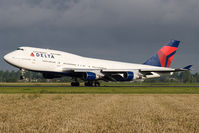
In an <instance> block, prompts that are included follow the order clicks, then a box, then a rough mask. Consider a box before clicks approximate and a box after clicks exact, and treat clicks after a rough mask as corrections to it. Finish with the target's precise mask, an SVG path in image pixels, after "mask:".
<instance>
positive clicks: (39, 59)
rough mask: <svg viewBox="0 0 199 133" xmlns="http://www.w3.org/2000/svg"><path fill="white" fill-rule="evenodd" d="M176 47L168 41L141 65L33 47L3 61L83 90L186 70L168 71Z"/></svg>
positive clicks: (15, 53) (22, 48)
mask: <svg viewBox="0 0 199 133" xmlns="http://www.w3.org/2000/svg"><path fill="white" fill-rule="evenodd" d="M179 44H180V41H176V40H172V41H170V42H169V43H168V44H167V45H166V46H163V47H162V48H161V49H160V50H159V51H158V52H157V53H156V54H155V55H154V56H153V57H151V58H150V59H149V60H147V61H146V62H145V63H143V64H133V63H125V62H118V61H110V60H102V59H94V58H87V57H82V56H79V55H75V54H71V53H67V52H62V51H57V50H50V49H41V48H33V47H19V48H18V49H17V50H15V51H13V52H11V53H8V54H7V55H5V56H4V60H5V61H6V62H8V63H9V64H11V65H13V66H15V67H18V68H19V69H20V70H21V72H23V70H30V71H34V72H40V73H42V74H43V76H44V78H47V79H53V78H60V77H63V76H70V77H72V78H73V79H74V82H72V83H71V86H79V85H80V83H79V82H78V79H82V80H84V81H85V86H100V83H99V82H98V81H99V80H103V81H133V80H136V79H146V78H155V77H160V76H162V75H170V74H172V73H173V72H179V71H187V70H189V69H190V68H191V65H189V66H187V67H184V68H178V69H173V68H169V67H170V65H171V62H172V60H173V57H174V55H175V53H176V50H177V49H178V46H179ZM22 77H23V75H22Z"/></svg>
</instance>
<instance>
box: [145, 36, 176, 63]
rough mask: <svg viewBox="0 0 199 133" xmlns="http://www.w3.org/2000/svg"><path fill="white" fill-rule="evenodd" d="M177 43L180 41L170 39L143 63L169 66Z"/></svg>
mask: <svg viewBox="0 0 199 133" xmlns="http://www.w3.org/2000/svg"><path fill="white" fill-rule="evenodd" d="M179 44H180V41H177V40H171V41H170V42H169V43H168V44H167V45H165V46H163V47H162V48H161V49H160V50H159V51H158V52H157V53H156V54H155V55H154V56H152V57H151V58H150V59H149V60H147V61H146V62H145V63H144V64H145V65H151V66H159V67H170V65H171V63H172V60H173V58H174V56H175V53H176V51H177V49H178V46H179Z"/></svg>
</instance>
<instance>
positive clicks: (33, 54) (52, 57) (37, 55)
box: [30, 52, 55, 59]
mask: <svg viewBox="0 0 199 133" xmlns="http://www.w3.org/2000/svg"><path fill="white" fill-rule="evenodd" d="M30 56H31V57H41V58H50V59H54V58H55V57H54V55H53V54H47V53H38V52H36V53H33V52H32V53H31V54H30Z"/></svg>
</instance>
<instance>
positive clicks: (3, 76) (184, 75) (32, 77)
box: [0, 70, 199, 83]
mask: <svg viewBox="0 0 199 133" xmlns="http://www.w3.org/2000/svg"><path fill="white" fill-rule="evenodd" d="M24 77H25V79H24V80H21V79H20V71H8V70H7V71H2V70H1V71H0V82H70V81H71V80H72V79H71V78H70V77H63V78H56V79H51V80H49V79H45V78H43V76H42V74H41V73H36V72H31V71H25V73H24ZM144 82H183V83H199V73H194V74H192V73H191V72H190V71H186V72H179V73H174V74H173V75H171V76H163V77H161V78H154V79H147V80H145V81H144Z"/></svg>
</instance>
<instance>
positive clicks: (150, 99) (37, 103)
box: [0, 94, 199, 133]
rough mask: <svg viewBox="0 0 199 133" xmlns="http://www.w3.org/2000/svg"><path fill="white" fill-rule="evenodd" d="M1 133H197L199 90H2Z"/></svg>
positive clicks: (198, 127)
mask: <svg viewBox="0 0 199 133" xmlns="http://www.w3.org/2000/svg"><path fill="white" fill-rule="evenodd" d="M0 107H1V109H0V132H2V133H10V132H31V133H34V132H35V133H36V132H43V133H49V132H50V133H57V132H58V133H62V132H63V133H65V132H69V133H72V132H76V133H78V132H81V133H103V132H104V133H106V132H109V133H116V132H117V133H163V132H169V133H197V132H199V95H187V94H186V95H167V94H166V95H162V94H161V95H159V94H156V95H154V94H153V95H150V94H148V95H145V94H139V95H135V94H133V95H131V94H128V95H126V94H106V95H104V94H68V95H63V94H53V95H51V94H0Z"/></svg>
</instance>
